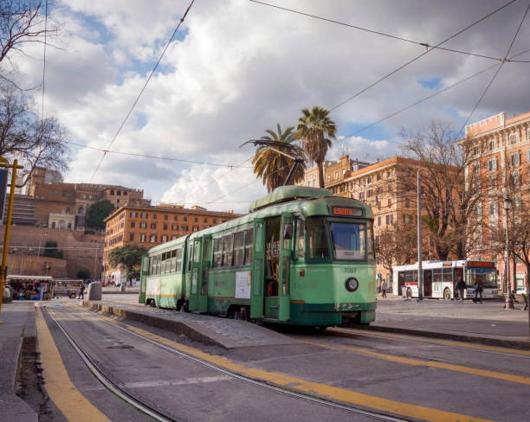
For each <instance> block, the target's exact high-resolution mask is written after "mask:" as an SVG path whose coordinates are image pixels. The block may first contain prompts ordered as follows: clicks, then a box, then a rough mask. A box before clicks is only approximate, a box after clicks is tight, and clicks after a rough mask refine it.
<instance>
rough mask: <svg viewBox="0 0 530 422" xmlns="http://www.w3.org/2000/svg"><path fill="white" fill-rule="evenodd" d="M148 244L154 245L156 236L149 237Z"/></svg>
mask: <svg viewBox="0 0 530 422" xmlns="http://www.w3.org/2000/svg"><path fill="white" fill-rule="evenodd" d="M149 242H151V243H156V234H152V235H151V236H149Z"/></svg>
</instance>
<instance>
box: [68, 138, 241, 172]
mask: <svg viewBox="0 0 530 422" xmlns="http://www.w3.org/2000/svg"><path fill="white" fill-rule="evenodd" d="M68 144H69V145H74V146H76V147H79V148H85V149H91V150H94V151H100V152H103V153H106V154H117V155H124V156H127V157H136V158H146V159H152V160H161V161H174V162H179V163H185V164H199V165H207V166H213V167H228V168H235V167H241V164H225V163H218V162H212V161H204V160H202V161H200V160H188V159H184V158H177V157H164V156H159V155H151V154H142V153H134V152H125V151H115V150H109V149H105V148H98V147H94V146H91V145H85V144H80V143H77V142H73V141H69V142H68ZM246 168H250V167H246Z"/></svg>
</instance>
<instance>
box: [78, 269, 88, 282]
mask: <svg viewBox="0 0 530 422" xmlns="http://www.w3.org/2000/svg"><path fill="white" fill-rule="evenodd" d="M77 278H80V279H82V280H88V279H89V278H90V271H89V270H88V269H86V268H80V269H79V271H78V272H77Z"/></svg>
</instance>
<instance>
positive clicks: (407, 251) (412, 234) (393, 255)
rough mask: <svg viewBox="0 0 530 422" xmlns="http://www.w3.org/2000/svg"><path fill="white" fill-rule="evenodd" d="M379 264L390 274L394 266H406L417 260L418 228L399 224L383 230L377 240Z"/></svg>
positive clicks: (376, 253)
mask: <svg viewBox="0 0 530 422" xmlns="http://www.w3.org/2000/svg"><path fill="white" fill-rule="evenodd" d="M375 255H376V259H377V263H378V264H381V265H382V266H383V268H385V269H386V270H388V272H389V273H390V280H391V282H392V270H393V268H394V265H405V264H410V263H412V262H414V260H415V258H416V227H415V226H414V224H402V225H401V224H397V225H395V226H391V227H387V228H385V229H383V230H382V231H381V232H380V233H379V235H378V236H377V238H376V242H375Z"/></svg>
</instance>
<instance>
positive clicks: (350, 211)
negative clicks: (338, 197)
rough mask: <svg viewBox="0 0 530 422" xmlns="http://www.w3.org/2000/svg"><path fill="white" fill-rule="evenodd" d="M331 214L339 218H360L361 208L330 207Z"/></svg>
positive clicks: (361, 214)
mask: <svg viewBox="0 0 530 422" xmlns="http://www.w3.org/2000/svg"><path fill="white" fill-rule="evenodd" d="M331 213H332V214H333V215H337V216H340V217H362V216H363V210H362V208H350V207H331Z"/></svg>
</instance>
